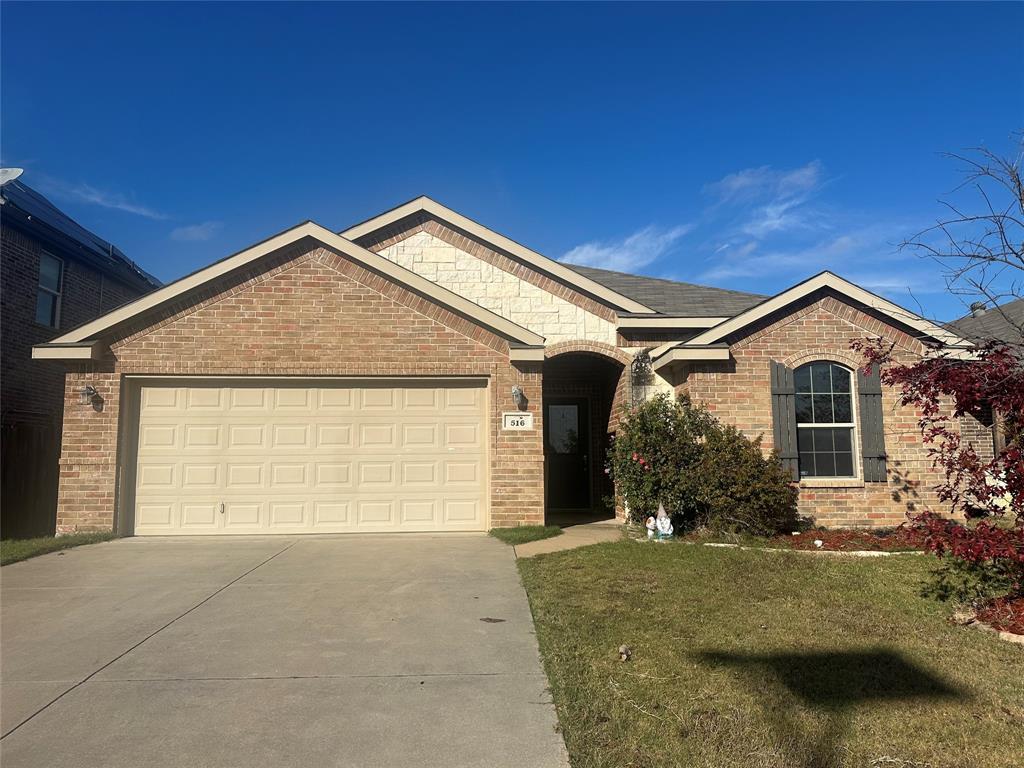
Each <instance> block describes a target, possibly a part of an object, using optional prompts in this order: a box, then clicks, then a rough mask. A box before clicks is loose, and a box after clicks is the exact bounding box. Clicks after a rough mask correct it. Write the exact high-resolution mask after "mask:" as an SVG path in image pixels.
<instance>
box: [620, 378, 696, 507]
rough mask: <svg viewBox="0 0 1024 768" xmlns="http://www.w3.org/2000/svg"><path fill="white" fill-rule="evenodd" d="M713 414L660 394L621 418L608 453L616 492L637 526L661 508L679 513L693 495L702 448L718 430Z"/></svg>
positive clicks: (683, 400) (681, 400)
mask: <svg viewBox="0 0 1024 768" xmlns="http://www.w3.org/2000/svg"><path fill="white" fill-rule="evenodd" d="M714 424H715V421H714V419H713V418H712V417H711V415H710V414H709V413H708V412H707V411H705V410H703V409H699V408H694V407H693V406H692V405H691V404H690V401H689V400H688V399H686V398H680V399H679V400H678V401H674V400H673V399H672V398H671V397H669V396H668V395H658V396H657V397H655V398H653V399H651V400H647V401H646V402H643V403H641V404H640V405H638V406H636V407H634V408H633V409H632V410H631V411H630V412H629V413H628V414H627V415H626V417H625V418H624V419H623V420H622V423H621V424H620V426H619V430H618V432H617V433H616V435H615V439H614V441H613V442H612V448H611V451H610V452H609V469H610V473H609V474H610V475H611V478H612V480H613V481H614V482H615V492H616V494H618V495H619V497H620V498H622V499H623V500H624V501H625V502H626V504H627V505H628V507H629V512H630V515H631V516H632V518H633V520H634V521H636V522H642V521H643V520H644V519H645V518H646V517H648V516H649V515H653V514H654V513H655V512H656V511H657V509H658V504H664V505H665V509H666V510H668V511H669V512H670V513H674V512H679V511H681V510H683V509H684V508H685V507H686V506H687V505H688V499H690V498H691V497H692V496H693V479H694V478H693V474H694V473H693V470H694V468H695V467H697V466H698V465H699V464H700V462H701V458H702V449H701V445H702V444H703V443H704V441H705V440H706V439H707V435H708V432H710V431H711V430H712V429H713V427H714Z"/></svg>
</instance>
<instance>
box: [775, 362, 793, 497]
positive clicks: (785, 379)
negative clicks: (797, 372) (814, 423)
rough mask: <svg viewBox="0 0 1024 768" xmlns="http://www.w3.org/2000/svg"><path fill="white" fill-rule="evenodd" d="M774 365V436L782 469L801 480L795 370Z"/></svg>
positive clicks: (777, 364)
mask: <svg viewBox="0 0 1024 768" xmlns="http://www.w3.org/2000/svg"><path fill="white" fill-rule="evenodd" d="M771 364H772V434H773V435H774V437H775V449H776V450H777V451H778V452H779V458H780V459H781V460H782V468H783V469H785V470H787V471H788V472H789V473H790V475H791V476H792V478H793V479H794V480H799V479H800V456H799V454H798V453H797V449H796V386H795V385H794V384H793V369H792V368H787V367H786V366H784V365H783V364H782V363H779V362H776V361H775V360H772V361H771Z"/></svg>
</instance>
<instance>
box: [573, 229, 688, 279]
mask: <svg viewBox="0 0 1024 768" xmlns="http://www.w3.org/2000/svg"><path fill="white" fill-rule="evenodd" d="M691 229H693V225H692V224H681V225H679V226H676V227H672V228H671V229H660V228H658V227H655V226H653V225H652V226H649V227H644V228H643V229H640V230H638V231H636V232H634V233H633V234H631V235H629V236H628V237H626V238H623V239H622V240H613V241H604V242H601V241H592V242H589V243H583V244H582V245H577V246H576V247H575V248H573V249H572V250H570V251H568V252H567V253H566V254H565V255H564V256H563V257H562V261H567V262H569V263H571V264H579V265H581V266H585V267H600V268H601V269H613V270H617V271H620V272H634V271H636V270H638V269H640V268H642V267H645V266H647V265H648V264H650V263H651V262H653V261H656V260H657V259H658V258H660V257H661V256H663V255H665V254H666V253H668V252H669V251H670V250H671V249H672V247H673V246H674V245H675V244H676V242H677V241H678V240H679V238H681V237H682V236H683V235H685V234H686V233H687V232H689V231H690V230H691Z"/></svg>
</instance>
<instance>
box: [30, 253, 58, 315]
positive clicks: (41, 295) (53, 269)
mask: <svg viewBox="0 0 1024 768" xmlns="http://www.w3.org/2000/svg"><path fill="white" fill-rule="evenodd" d="M63 283H64V262H63V261H61V260H60V259H58V258H56V257H55V256H51V255H50V254H48V253H42V254H40V256H39V291H38V293H36V322H37V323H39V324H40V325H48V326H50V327H51V328H56V327H58V326H59V325H60V293H61V289H62V288H63Z"/></svg>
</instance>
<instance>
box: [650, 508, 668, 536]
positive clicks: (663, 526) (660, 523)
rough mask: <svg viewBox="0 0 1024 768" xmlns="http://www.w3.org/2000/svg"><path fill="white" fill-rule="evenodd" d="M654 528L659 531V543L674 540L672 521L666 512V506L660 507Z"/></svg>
mask: <svg viewBox="0 0 1024 768" xmlns="http://www.w3.org/2000/svg"><path fill="white" fill-rule="evenodd" d="M654 527H655V528H656V529H657V531H658V541H665V540H666V539H671V538H672V520H671V518H669V516H668V512H666V511H665V505H664V504H659V505H658V517H657V518H656V519H655V521H654Z"/></svg>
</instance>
